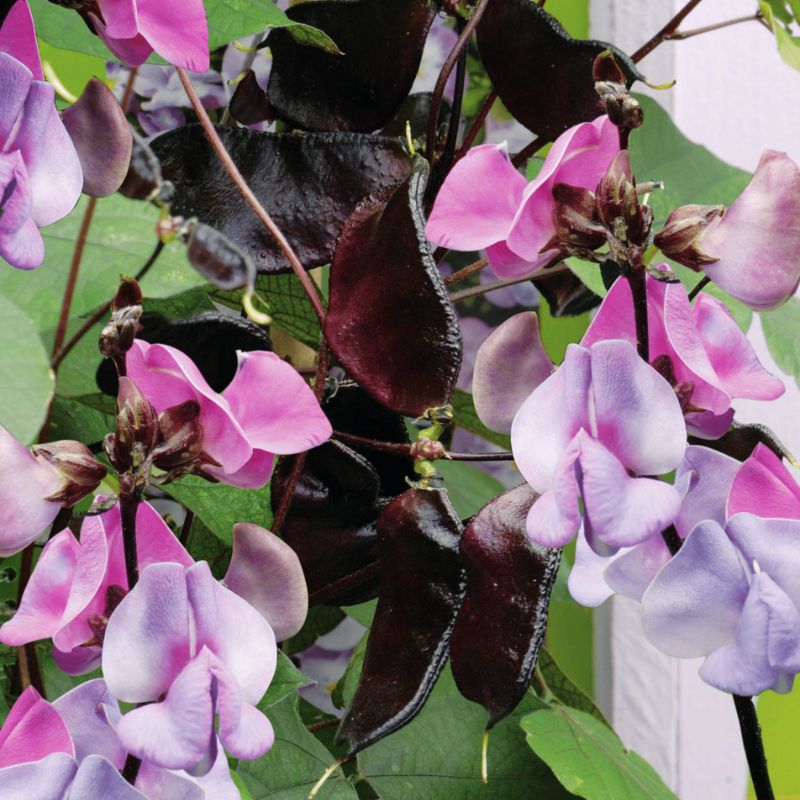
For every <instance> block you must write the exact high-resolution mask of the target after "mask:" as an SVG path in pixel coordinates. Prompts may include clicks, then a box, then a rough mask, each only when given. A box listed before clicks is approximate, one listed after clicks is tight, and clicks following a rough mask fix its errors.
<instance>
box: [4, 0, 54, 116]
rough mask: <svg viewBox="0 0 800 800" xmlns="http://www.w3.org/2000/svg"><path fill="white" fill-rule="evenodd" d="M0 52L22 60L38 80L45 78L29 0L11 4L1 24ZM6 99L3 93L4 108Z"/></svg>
mask: <svg viewBox="0 0 800 800" xmlns="http://www.w3.org/2000/svg"><path fill="white" fill-rule="evenodd" d="M0 53H7V54H8V55H10V56H13V57H14V58H16V59H17V61H20V62H22V63H23V64H24V65H25V66H26V67H27V68H28V69H29V70H30V71H31V72H32V73H33V77H34V78H35V79H36V80H37V81H43V80H44V74H43V73H42V59H41V58H40V57H39V45H38V43H37V42H36V30H35V28H34V27H33V17H32V16H31V10H30V8H29V7H28V3H27V0H17V2H16V3H12V4H11V9H10V11H9V12H8V14H7V16H6V18H5V22H3V24H2V26H0ZM5 99H6V98H5V96H4V95H3V101H4V110H5Z"/></svg>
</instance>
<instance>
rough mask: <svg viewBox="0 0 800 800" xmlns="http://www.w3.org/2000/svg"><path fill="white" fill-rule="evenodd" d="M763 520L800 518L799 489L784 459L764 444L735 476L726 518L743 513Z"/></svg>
mask: <svg viewBox="0 0 800 800" xmlns="http://www.w3.org/2000/svg"><path fill="white" fill-rule="evenodd" d="M743 511H745V512H749V513H751V514H757V515H758V516H760V517H787V518H789V519H800V486H798V485H797V483H796V482H795V481H794V478H792V476H791V474H790V473H789V470H787V469H786V467H785V466H784V465H783V462H782V461H781V459H779V458H778V456H776V455H775V453H773V452H772V450H770V449H769V448H768V447H766V446H765V445H763V444H758V445H756V448H755V450H753V453H752V455H751V456H750V458H748V459H747V461H745V462H744V463H743V464H742V465H741V467H740V469H739V471H738V472H737V473H736V475H735V477H734V479H733V483H732V484H731V488H730V492H729V494H728V506H727V515H728V517H732V516H733V515H734V514H740V513H741V512H743Z"/></svg>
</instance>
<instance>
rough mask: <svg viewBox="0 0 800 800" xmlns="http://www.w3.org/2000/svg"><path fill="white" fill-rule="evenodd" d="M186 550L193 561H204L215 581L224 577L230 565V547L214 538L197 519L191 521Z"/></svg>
mask: <svg viewBox="0 0 800 800" xmlns="http://www.w3.org/2000/svg"><path fill="white" fill-rule="evenodd" d="M186 549H187V550H188V551H189V553H191V556H192V558H193V559H194V560H195V561H205V562H206V563H207V564H208V567H209V569H210V570H211V574H212V575H213V576H214V577H215V578H216V579H217V580H222V579H223V578H224V577H225V573H226V572H227V571H228V566H229V564H230V563H231V546H230V545H228V544H226V543H225V542H223V541H222V539H220V538H219V537H218V536H215V535H214V534H213V533H212V532H211V530H209V528H208V526H207V525H206V524H205V523H204V522H203V521H202V520H201V519H198V518H197V517H195V518H194V519H193V520H192V525H191V528H190V529H189V538H188V544H187V546H186Z"/></svg>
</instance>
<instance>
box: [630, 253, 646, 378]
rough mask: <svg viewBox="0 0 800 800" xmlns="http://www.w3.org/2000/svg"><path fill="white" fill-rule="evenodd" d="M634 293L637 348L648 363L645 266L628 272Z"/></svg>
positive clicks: (632, 292)
mask: <svg viewBox="0 0 800 800" xmlns="http://www.w3.org/2000/svg"><path fill="white" fill-rule="evenodd" d="M628 283H629V284H630V287H631V294H632V295H633V316H634V319H635V320H636V349H637V351H638V352H639V356H640V357H641V358H643V359H644V361H645V363H646V364H649V363H650V333H649V331H648V328H647V283H646V276H645V271H644V269H643V268H641V267H639V268H638V269H637V268H634V269H633V271H632V272H630V273H629V274H628Z"/></svg>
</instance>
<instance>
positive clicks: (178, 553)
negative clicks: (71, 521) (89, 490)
mask: <svg viewBox="0 0 800 800" xmlns="http://www.w3.org/2000/svg"><path fill="white" fill-rule="evenodd" d="M136 526H137V528H136V549H137V555H138V563H139V566H140V568H144V567H146V566H148V565H149V564H155V563H159V562H175V563H177V564H180V565H182V566H184V567H188V566H190V565H191V564H193V563H194V562H193V559H192V558H191V556H190V555H189V554H188V553H187V552H186V550H184V548H183V546H182V545H181V544H180V542H178V540H177V538H175V535H174V534H173V533H172V531H171V530H170V529H169V527H168V526H167V524H166V523H165V522H164V520H163V519H161V517H160V516H159V514H158V512H157V511H156V510H155V509H154V508H153V507H152V506H150V505H148V504H147V503H144V502H143V503H141V504H140V505H139V507H138V509H137V512H136ZM127 590H128V579H127V575H126V573H125V555H124V548H123V541H122V521H121V518H120V511H119V505H116V506H114V508H112V509H111V510H110V511H106V512H105V513H103V514H100V515H97V516H90V517H87V518H86V519H85V520H84V522H83V525H82V526H81V537H80V541H78V540H77V539H76V538H75V536H74V535H73V533H72V531H70V530H64V531H62V532H61V533H59V534H58V535H56V536H54V537H53V538H52V539H51V540H50V541H49V542H48V543H47V544H46V545H45V548H44V550H43V551H42V555H41V557H40V558H39V561H38V562H37V564H36V568H35V569H34V571H33V574H32V575H31V578H30V581H29V582H28V585H27V587H26V588H25V592H24V593H23V595H22V600H21V602H20V606H19V608H18V609H17V611H16V613H15V614H14V616H13V617H12V618H11V619H10V620H9V621H8V622H6V623H5V625H3V626H2V628H0V641H2V642H4V643H5V644H8V645H21V644H26V643H28V642H34V641H37V640H39V639H51V638H52V640H53V648H54V655H55V658H56V661H57V663H58V664H59V666H60V667H61V668H62V669H63V670H65V671H66V672H69V673H72V674H78V673H83V672H88V671H90V670H92V669H94V668H95V667H97V666H98V665H99V664H100V651H101V645H102V633H103V630H104V629H105V625H106V624H107V622H108V618H109V617H110V615H111V612H112V611H113V610H114V607H115V606H116V603H119V601H120V600H121V599H122V597H123V595H124V594H125V592H126V591H127Z"/></svg>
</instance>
